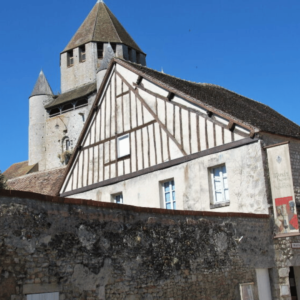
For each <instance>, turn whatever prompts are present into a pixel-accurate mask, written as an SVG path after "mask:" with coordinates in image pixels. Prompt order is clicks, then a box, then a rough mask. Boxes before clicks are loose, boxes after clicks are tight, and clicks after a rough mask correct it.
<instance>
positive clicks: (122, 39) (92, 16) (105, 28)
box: [63, 0, 144, 53]
mask: <svg viewBox="0 0 300 300" xmlns="http://www.w3.org/2000/svg"><path fill="white" fill-rule="evenodd" d="M89 42H110V43H122V44H125V45H127V46H129V47H131V48H133V49H135V50H138V51H140V52H142V53H144V52H143V51H142V50H141V49H140V47H139V46H138V45H137V44H136V42H135V41H134V40H133V38H132V37H131V36H130V35H129V33H128V32H127V31H126V30H125V28H124V27H123V26H122V24H121V23H120V22H119V21H118V20H117V18H116V17H115V16H114V14H113V13H112V12H111V11H110V10H109V8H108V7H107V6H106V4H105V3H104V2H103V1H101V0H100V1H99V0H98V2H97V3H96V4H95V6H94V7H93V9H92V10H91V12H90V13H89V15H88V16H87V18H86V19H85V20H84V22H83V23H82V25H81V26H80V27H79V29H78V30H77V32H76V33H75V35H74V36H73V38H72V39H71V41H70V42H69V44H68V45H67V47H66V48H65V49H64V51H63V52H66V51H68V50H71V49H74V48H76V47H79V46H81V45H83V44H86V43H89Z"/></svg>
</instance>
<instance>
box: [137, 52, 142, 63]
mask: <svg viewBox="0 0 300 300" xmlns="http://www.w3.org/2000/svg"><path fill="white" fill-rule="evenodd" d="M136 63H137V64H140V63H141V60H140V52H136Z"/></svg>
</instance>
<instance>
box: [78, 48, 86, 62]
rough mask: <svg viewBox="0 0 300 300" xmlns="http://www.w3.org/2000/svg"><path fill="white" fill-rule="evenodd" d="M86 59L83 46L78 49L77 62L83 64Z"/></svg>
mask: <svg viewBox="0 0 300 300" xmlns="http://www.w3.org/2000/svg"><path fill="white" fill-rule="evenodd" d="M85 58H86V53H85V45H82V46H80V47H79V61H80V62H84V61H85Z"/></svg>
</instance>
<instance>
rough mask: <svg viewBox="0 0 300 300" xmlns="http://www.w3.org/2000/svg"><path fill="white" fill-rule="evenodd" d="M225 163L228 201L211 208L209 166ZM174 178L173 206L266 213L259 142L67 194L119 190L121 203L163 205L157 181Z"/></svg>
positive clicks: (96, 196) (105, 195) (106, 194)
mask: <svg viewBox="0 0 300 300" xmlns="http://www.w3.org/2000/svg"><path fill="white" fill-rule="evenodd" d="M223 163H225V164H226V168H227V174H228V186H229V197H230V205H229V206H225V207H219V208H211V206H210V199H211V191H210V179H209V171H208V170H209V168H211V167H214V166H218V165H220V164H223ZM168 179H174V180H175V189H176V201H177V209H184V210H200V211H210V210H211V211H217V212H244V213H257V214H267V213H268V208H267V198H266V192H265V179H264V173H263V164H262V157H261V145H260V142H258V143H254V144H251V145H246V146H242V147H239V148H236V149H231V150H227V151H223V152H221V153H217V154H212V155H208V156H206V157H202V158H198V159H195V160H193V161H190V162H187V163H182V164H180V165H178V166H174V167H171V168H168V169H164V170H160V171H156V172H152V173H149V174H146V175H143V176H139V177H136V178H132V179H129V180H126V181H123V182H119V183H116V184H112V185H109V186H106V187H102V188H98V189H94V190H91V191H88V192H85V193H81V194H77V195H72V196H70V198H81V199H92V200H98V201H105V202H110V201H111V195H112V194H116V193H119V192H122V193H123V199H124V204H129V205H136V206H143V207H163V203H162V202H161V199H162V197H161V192H162V187H161V184H160V182H162V181H165V180H168Z"/></svg>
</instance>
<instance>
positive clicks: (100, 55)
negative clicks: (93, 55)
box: [97, 43, 103, 59]
mask: <svg viewBox="0 0 300 300" xmlns="http://www.w3.org/2000/svg"><path fill="white" fill-rule="evenodd" d="M97 53H98V59H102V58H103V43H97Z"/></svg>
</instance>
